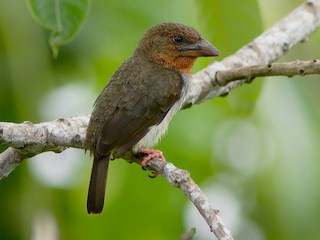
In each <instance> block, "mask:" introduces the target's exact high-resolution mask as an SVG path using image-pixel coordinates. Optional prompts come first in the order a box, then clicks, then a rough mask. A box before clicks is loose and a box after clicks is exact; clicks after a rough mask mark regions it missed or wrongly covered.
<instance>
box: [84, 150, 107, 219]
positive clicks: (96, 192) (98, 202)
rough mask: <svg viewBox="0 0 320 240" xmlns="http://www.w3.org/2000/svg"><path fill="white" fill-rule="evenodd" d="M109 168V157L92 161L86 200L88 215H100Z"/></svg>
mask: <svg viewBox="0 0 320 240" xmlns="http://www.w3.org/2000/svg"><path fill="white" fill-rule="evenodd" d="M108 166H109V155H108V156H106V157H104V158H100V159H98V158H95V159H94V161H93V166H92V172H91V178H90V184H89V191H88V199H87V210H88V213H89V214H90V213H93V214H98V213H101V211H102V209H103V204H104V197H105V191H106V184H107V174H108Z"/></svg>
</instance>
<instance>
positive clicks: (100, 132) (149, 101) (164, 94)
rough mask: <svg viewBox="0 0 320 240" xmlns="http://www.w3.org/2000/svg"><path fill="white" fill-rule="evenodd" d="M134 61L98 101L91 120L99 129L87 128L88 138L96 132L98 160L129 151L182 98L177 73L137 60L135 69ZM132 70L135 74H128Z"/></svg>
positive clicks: (115, 78)
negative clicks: (111, 154)
mask: <svg viewBox="0 0 320 240" xmlns="http://www.w3.org/2000/svg"><path fill="white" fill-rule="evenodd" d="M131 60H132V59H129V60H128V61H127V62H126V63H125V64H123V65H122V67H121V68H120V69H119V70H118V71H117V72H116V73H115V74H114V76H113V77H112V78H111V80H110V82H109V84H108V85H107V86H106V88H105V89H104V90H103V92H102V93H101V95H100V96H99V98H98V99H97V102H96V106H95V109H94V112H93V115H92V117H91V118H92V121H95V122H96V125H99V126H98V127H97V128H96V130H95V131H93V130H90V125H91V124H89V128H88V133H89V135H88V136H89V137H90V131H91V132H94V134H92V133H91V135H94V136H93V137H94V139H95V141H94V143H92V144H94V147H93V148H94V152H95V158H96V157H97V158H98V159H99V158H102V157H104V156H107V155H108V154H110V152H111V151H112V150H113V149H118V154H121V153H123V152H125V151H127V150H129V149H130V148H131V147H132V146H134V145H135V144H136V143H137V142H138V141H139V140H140V139H141V138H143V137H144V136H145V134H146V133H147V132H148V129H149V128H150V127H151V126H153V125H156V124H159V123H160V122H161V121H162V120H163V118H164V117H165V115H166V114H167V112H168V111H169V110H170V108H171V107H172V105H173V104H174V103H175V102H176V101H177V100H178V98H179V97H180V93H181V89H182V84H183V81H182V78H181V76H180V74H179V73H178V72H176V71H173V70H169V69H164V68H159V67H158V66H156V65H153V64H151V63H150V62H142V63H141V62H140V63H139V64H136V63H137V61H135V64H134V65H135V66H132V63H130V61H131ZM140 61H141V60H140ZM146 64H149V65H150V66H146ZM132 68H133V69H134V71H128V69H132ZM101 112H103V114H101Z"/></svg>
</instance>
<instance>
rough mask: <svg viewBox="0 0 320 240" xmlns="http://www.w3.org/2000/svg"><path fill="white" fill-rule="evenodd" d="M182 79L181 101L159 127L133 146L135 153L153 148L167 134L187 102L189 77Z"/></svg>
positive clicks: (150, 130)
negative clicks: (170, 123) (173, 119)
mask: <svg viewBox="0 0 320 240" xmlns="http://www.w3.org/2000/svg"><path fill="white" fill-rule="evenodd" d="M182 78H183V81H184V84H183V88H182V92H181V97H180V99H179V100H178V101H177V102H176V103H175V104H173V106H172V108H171V109H170V110H169V112H168V113H167V115H166V116H165V118H164V119H163V120H162V122H161V123H160V124H158V125H154V126H152V127H150V129H149V132H148V133H147V134H146V135H145V136H144V137H143V138H142V139H141V140H140V141H139V142H138V143H137V144H136V145H134V146H133V148H132V150H133V152H137V151H138V150H139V149H140V148H142V147H146V148H149V147H152V146H153V145H155V144H157V142H158V141H159V140H160V139H161V137H162V136H163V135H164V134H165V133H166V131H167V128H168V125H169V122H170V121H171V119H172V118H173V116H174V115H175V114H176V113H177V112H178V111H179V110H180V109H181V106H182V104H183V102H184V100H185V96H186V92H187V91H188V81H189V77H188V76H185V75H183V76H182Z"/></svg>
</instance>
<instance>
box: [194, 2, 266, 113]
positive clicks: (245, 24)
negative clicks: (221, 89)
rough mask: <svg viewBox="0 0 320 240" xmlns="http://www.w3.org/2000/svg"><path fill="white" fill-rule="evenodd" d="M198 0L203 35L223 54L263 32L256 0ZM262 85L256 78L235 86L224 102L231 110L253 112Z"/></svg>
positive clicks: (223, 55)
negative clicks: (243, 84)
mask: <svg viewBox="0 0 320 240" xmlns="http://www.w3.org/2000/svg"><path fill="white" fill-rule="evenodd" d="M197 3H198V6H199V20H200V22H201V26H204V31H203V32H204V33H203V35H204V36H205V37H206V38H207V39H208V40H210V42H212V43H213V45H214V46H215V47H217V49H218V50H219V52H220V54H221V57H220V58H225V57H227V56H228V55H231V54H233V53H234V52H236V51H237V50H238V49H240V48H241V47H242V46H244V45H245V44H247V43H249V42H251V41H252V40H253V39H255V38H256V37H257V36H259V35H260V34H261V33H262V20H261V14H260V9H259V4H258V1H257V0H243V1H231V0H199V1H197ZM261 89H262V82H261V81H260V80H256V81H255V82H254V84H250V85H246V86H241V87H240V88H237V89H235V90H233V91H232V92H231V93H230V94H229V95H228V98H227V102H225V103H228V105H229V108H231V109H232V112H235V111H234V110H236V112H235V114H239V113H240V114H250V113H251V112H252V110H253V109H254V106H255V102H256V99H257V98H258V96H259V93H260V91H261ZM224 107H226V106H224ZM231 109H230V110H231ZM225 110H227V109H225Z"/></svg>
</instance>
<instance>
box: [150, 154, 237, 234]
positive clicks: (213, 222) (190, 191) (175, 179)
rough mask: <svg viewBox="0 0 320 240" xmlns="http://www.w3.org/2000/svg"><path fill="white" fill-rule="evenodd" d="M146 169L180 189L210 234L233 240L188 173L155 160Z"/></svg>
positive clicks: (217, 212)
mask: <svg viewBox="0 0 320 240" xmlns="http://www.w3.org/2000/svg"><path fill="white" fill-rule="evenodd" d="M146 169H148V170H152V171H156V172H158V173H160V174H161V175H162V176H163V177H165V178H166V179H167V180H168V181H169V183H170V184H171V185H172V186H175V187H178V188H180V189H181V190H182V191H183V192H184V193H185V195H186V196H187V197H188V198H189V199H190V200H191V201H192V203H193V204H194V205H195V207H196V208H197V209H198V211H199V212H200V214H201V215H202V217H203V218H204V219H205V220H206V222H207V224H208V225H209V227H210V230H211V232H213V233H214V235H215V236H216V237H217V238H218V239H224V240H231V239H233V237H232V236H231V233H230V231H229V230H228V229H227V228H226V226H225V225H224V223H223V221H222V220H221V218H220V216H219V211H218V210H215V209H214V208H213V207H212V206H211V204H210V202H209V199H208V198H207V197H206V195H205V194H204V193H203V192H202V190H201V189H200V188H199V186H198V185H197V184H196V183H195V182H194V181H193V180H192V179H191V177H190V174H189V172H188V171H186V170H181V169H179V168H177V167H176V166H174V165H173V164H172V163H169V162H166V161H163V160H161V159H156V158H155V159H151V160H150V161H149V162H148V163H147V166H146Z"/></svg>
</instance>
